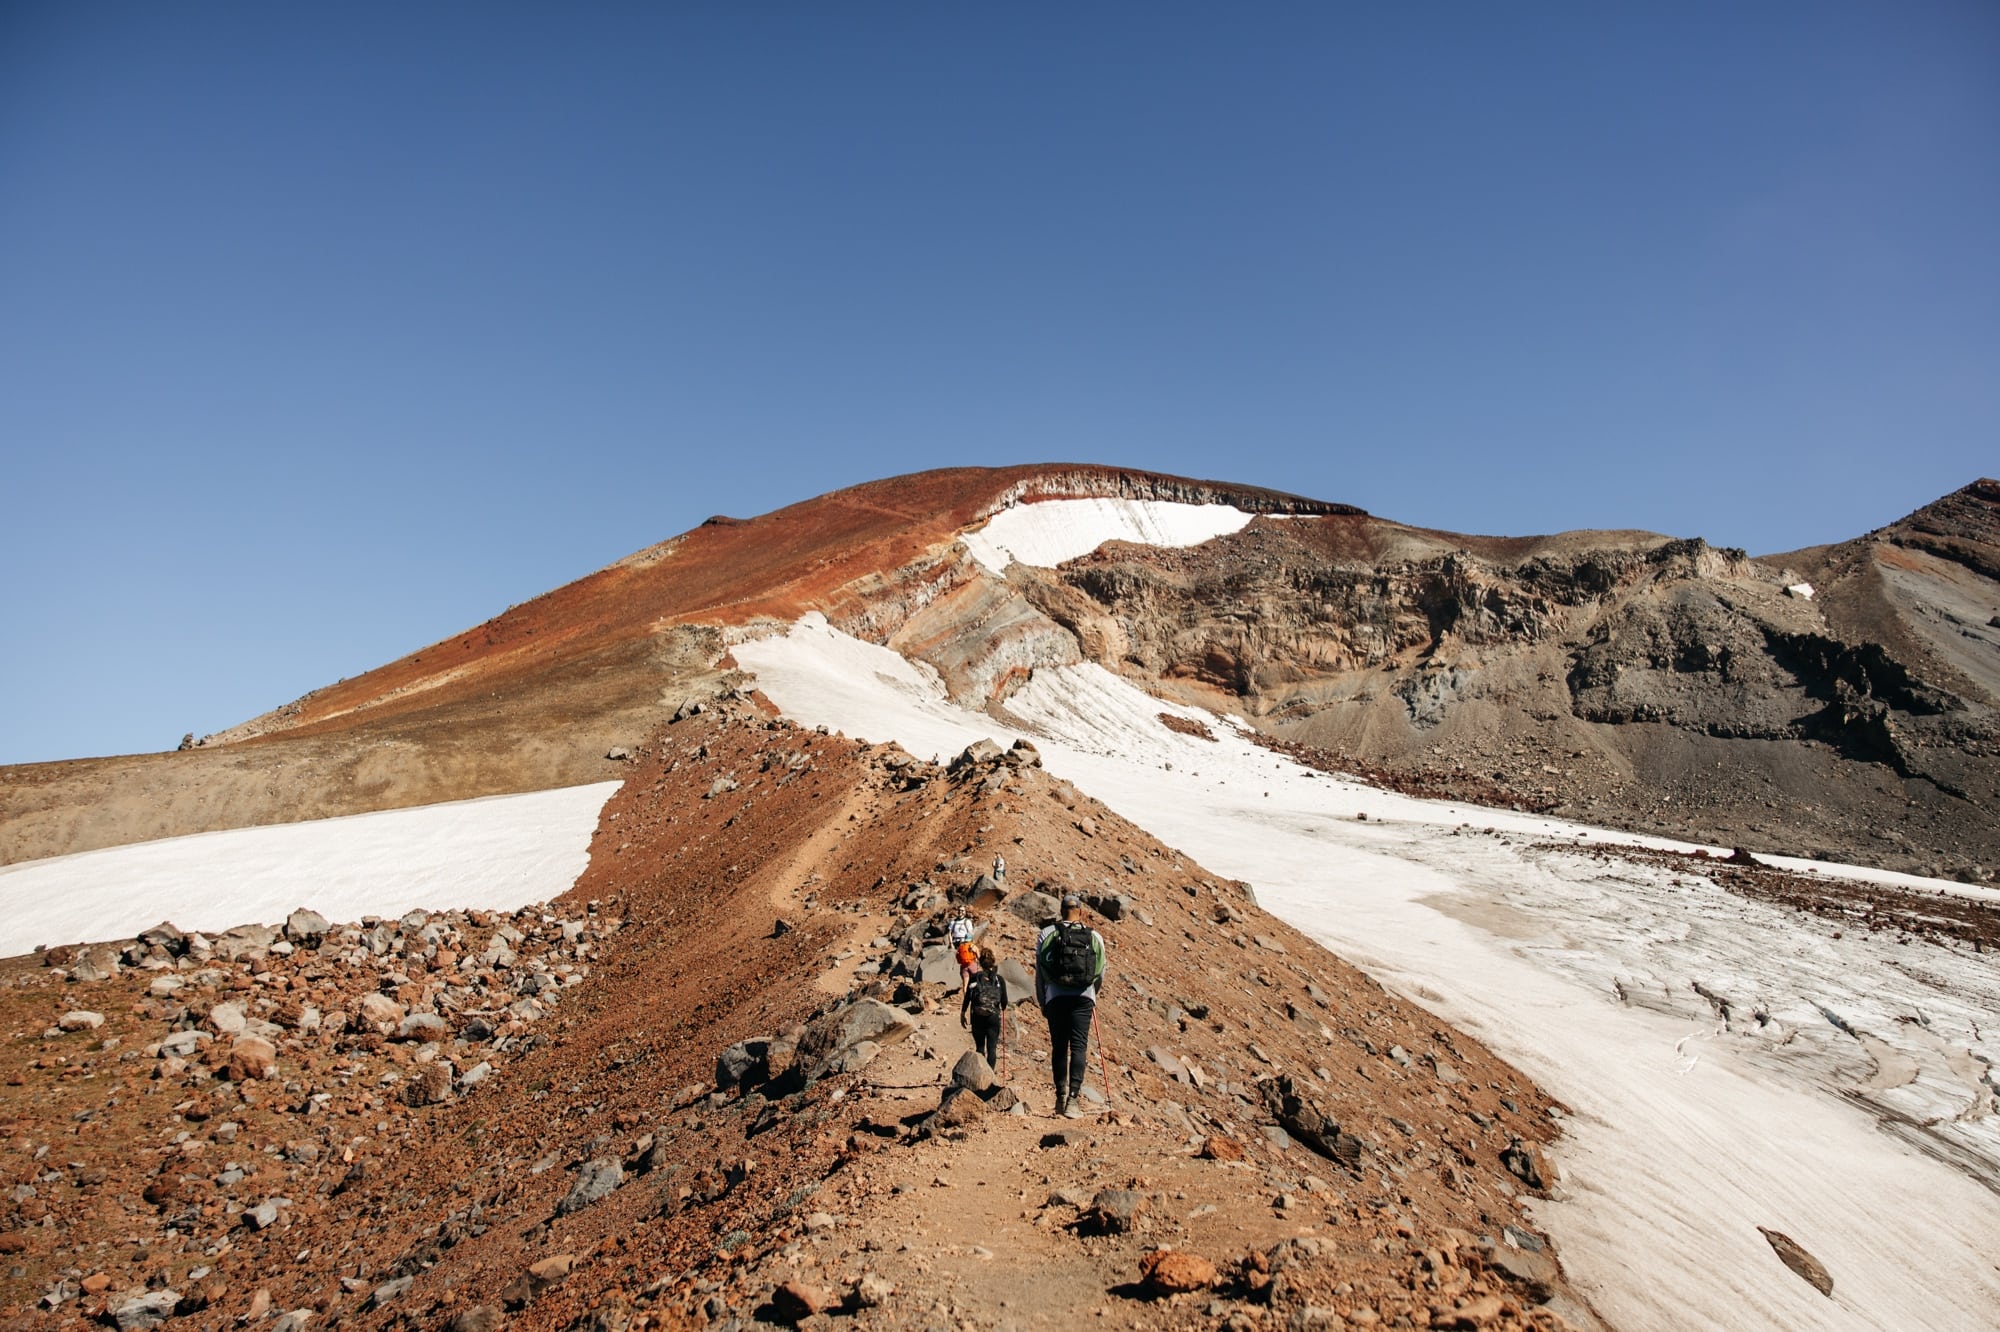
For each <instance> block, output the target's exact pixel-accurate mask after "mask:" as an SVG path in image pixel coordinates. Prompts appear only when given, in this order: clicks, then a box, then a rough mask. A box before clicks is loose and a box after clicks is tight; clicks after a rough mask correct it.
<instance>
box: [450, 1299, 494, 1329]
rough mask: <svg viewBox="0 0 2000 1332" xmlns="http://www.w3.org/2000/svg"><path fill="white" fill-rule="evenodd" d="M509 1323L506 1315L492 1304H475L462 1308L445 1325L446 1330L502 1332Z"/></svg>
mask: <svg viewBox="0 0 2000 1332" xmlns="http://www.w3.org/2000/svg"><path fill="white" fill-rule="evenodd" d="M506 1325H507V1318H506V1315H505V1314H503V1313H501V1312H500V1310H499V1308H498V1307H497V1306H495V1305H491V1304H475V1305H473V1306H472V1307H471V1308H470V1309H461V1310H459V1311H458V1312H457V1313H456V1314H453V1315H452V1319H451V1321H450V1322H449V1323H446V1324H445V1325H444V1328H445V1332H500V1329H501V1328H503V1327H505V1326H506Z"/></svg>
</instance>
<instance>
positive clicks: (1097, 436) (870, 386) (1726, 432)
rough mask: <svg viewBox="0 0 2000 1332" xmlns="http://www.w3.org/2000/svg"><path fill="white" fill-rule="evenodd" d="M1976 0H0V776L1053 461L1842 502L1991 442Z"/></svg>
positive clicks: (1480, 505)
mask: <svg viewBox="0 0 2000 1332" xmlns="http://www.w3.org/2000/svg"><path fill="white" fill-rule="evenodd" d="M1996 143H2000V8H1996V7H1995V6H1993V5H1991V4H1990V3H1983V2H1975V3H1964V4H1927V3H1920V4H1910V5H1890V4H1867V5H1853V4H1843V3H1837V2H1835V0H1816V2H1814V3H1797V4H1786V3H1764V4H1758V5H1754V6H1742V5H1727V4H1720V3H1717V4H1693V5H1690V4H1682V3H1675V4H1656V5H1609V6H1607V5H1597V4H1587V5H1586V4H1577V5H1567V6H1566V5H1558V4H1547V5H1538V6H1505V7H1502V6H1493V5H1475V4H1438V5H1427V6H1387V5H1384V6H1329V5H1298V6H1283V5H1267V6H1261V7H1255V6H1216V5H1191V4H1146V5H1110V4H1106V5H1095V6H1064V7H1057V6H1019V5H1015V6H972V5H962V4H922V5H918V4H907V5H886V4H881V5H878V4H865V3H864V4H852V5H803V4H770V5H728V4H710V5H676V6H667V5H636V4H634V5H616V4H606V5H598V6H546V5H543V6H530V5H524V4H519V5H517V4H504V3H503V4H477V5H473V4H466V5H412V6H392V5H387V4H357V5H340V6H273V5H265V4H246V5H240V6H232V5H222V4H187V5H172V6H167V5H155V4H134V5H119V4H111V3H106V4H90V5H75V4H62V3H43V4H32V3H0V559H4V561H5V563H6V567H7V570H8V577H7V579H6V584H5V592H4V594H0V762H20V761H28V760H39V759H52V758H62V757H72V756H81V755H89V754H104V753H120V752H133V751H139V750H146V749H159V748H170V747H172V745H173V744H174V743H175V742H176V741H177V740H178V739H179V737H180V735H181V733H182V732H184V731H189V730H192V731H195V732H198V733H205V732H208V731H212V730H217V729H220V728H222V727H224V726H227V725H230V724H232V723H234V722H237V721H240V720H242V719H244V718H247V717H249V716H252V715H254V714H256V713H258V712H261V711H263V710H265V709H267V708H270V707H272V706H275V705H277V704H279V703H282V702H285V701H286V700H288V699H290V698H293V697H295V696H297V695H298V694H300V693H303V692H305V691H306V690H308V689H310V688H313V687H315V686H318V685H321V684H326V683H329V682H331V681H333V680H335V679H337V678H339V677H342V676H347V675H354V674H358V673H360V672H362V671H365V670H367V669H369V668H370V667H373V666H375V665H378V664H380V663H382V662H384V661H386V660H389V659H391V658H393V657H396V656H398V655H400V654H402V653H403V652H406V651H409V650H411V649H413V648H415V647H418V646H420V645H422V644H424V643H427V642H430V641H433V640H435V639H438V638H441V637H444V636H446V635H448V634H450V633H453V632H455V631H456V630H458V629H460V628H463V627H465V626H468V625H470V624H474V623H477V622H478V621H480V620H483V619H485V618H486V617H487V616H489V615H492V614H494V613H495V612H497V611H499V610H500V609H502V608H503V607H505V606H506V605H508V604H510V603H513V602H517V601H521V600H525V599H526V598H528V597H530V596H532V595H534V594H536V593H538V592H541V591H544V590H546V589H548V588H550V587H553V586H556V585H559V584H561V583H564V582H567V581H569V580H570V579H572V578H575V577H578V576H580V575H582V574H585V573H587V572H589V571H591V570H593V569H596V568H598V567H600V566H602V565H604V564H606V563H608V562H609V561H611V560H613V559H616V558H617V557H618V556H620V555H623V554H625V553H627V552H629V551H631V550H634V549H637V548H639V547H641V546H645V545H647V544H650V543H651V542H653V541H656V540H659V539H661V538H663V537H666V536H669V535H672V534H674V533H676V532H679V531H682V530H685V529H686V528H688V527H690V526H692V525H694V524H695V523H697V522H699V521H700V520H701V519H702V518H704V517H706V516H707V515H709V514H711V513H716V512H730V513H737V514H750V513H756V512H762V511H764V510H768V509H771V508H775V507H778V506H780V505H782V504H785V503H788V502H790V501H793V500H796V499H800V498H804V497H806V496H809V495H812V494H817V493H819V492H822V491H825V490H829V489H833V488H835V487H838V486H841V485H845V484H849V483H852V482H857V481H861V480H865V479H869V478H873V477H878V476H885V475H892V474H896V473H900V472H906V471H914V470H918V469H921V468H926V467H934V466H945V465H955V464H974V463H976V464H998V463H1006V462H1018V461H1032V460H1070V459H1081V460H1092V461H1102V462H1110V463H1123V464H1131V465H1136V466H1145V467H1151V468H1156V469H1159V470H1163V471H1170V472H1178V473H1186V474H1192V475H1197V476H1219V477H1223V478H1227V479H1231V480H1240V481H1245V482H1254V483H1258V484H1263V485H1268V486H1275V487H1278V488H1281V489H1286V490H1292V491H1298V492H1302V493H1305V494H1309V495H1314V496H1319V497H1323V498H1328V499H1335V500H1342V501H1346V502H1349V503H1355V504H1359V505H1362V506H1364V507H1366V508H1368V509H1370V510H1371V511H1374V512H1376V513H1380V514H1384V515H1386V516H1389V517H1394V518H1398V519H1402V520H1405V521H1409V522H1416V523H1421V524H1424V525H1427V526H1434V527H1444V528H1451V529H1456V530H1461V531H1474V532H1503V533H1529V532H1542V531H1553V530H1560V529H1563V528H1570V527H1581V526H1592V527H1644V528H1652V529H1655V530H1659V531H1664V532H1669V533H1673V534H1676V535H1702V536H1706V537H1708V538H1709V539H1711V540H1713V541H1715V542H1717V543H1718V544H1727V545H1740V546H1745V547H1748V548H1750V549H1751V550H1753V551H1756V552H1770V551H1780V550H1786V549H1792V548H1795V547H1798V546H1803V545H1807V544H1812V543H1817V542H1824V541H1831V540H1838V539H1843V538H1846V537H1849V536H1853V535H1858V534H1859V533H1861V532H1864V531H1866V530H1868V529H1870V528H1872V527H1875V526H1879V525H1880V524H1882V523H1885V522H1888V521H1891V520H1893V519H1894V518H1896V517H1898V516H1900V515H1901V514H1903V513H1905V512H1907V511H1908V510H1910V509H1912V508H1915V507H1917V506H1919V505H1921V504H1923V503H1926V502H1928V501H1929V500H1931V499H1934V498H1936V497H1937V496H1938V495H1940V494H1943V493H1945V492H1947V491H1949V490H1952V489H1955V488H1956V487H1958V486H1960V485H1963V484H1965V483H1966V482H1968V481H1970V480H1972V479H1973V478H1974V477H1976V476H1978V475H1981V474H1993V473H1995V472H2000V447H1996V437H1997V436H1996V425H2000V373H1996V370H1997V369H2000V263H1997V262H1996V260H1995V257H1994V238H1995V237H1996V236H2000V151H1996Z"/></svg>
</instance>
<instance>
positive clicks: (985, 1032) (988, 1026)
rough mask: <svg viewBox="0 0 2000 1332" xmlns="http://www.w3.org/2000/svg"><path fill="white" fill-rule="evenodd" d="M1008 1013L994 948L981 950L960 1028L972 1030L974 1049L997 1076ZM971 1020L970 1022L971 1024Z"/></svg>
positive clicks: (961, 1011) (967, 988) (960, 1012)
mask: <svg viewBox="0 0 2000 1332" xmlns="http://www.w3.org/2000/svg"><path fill="white" fill-rule="evenodd" d="M1006 1013H1007V982H1006V981H1005V980H1004V979H1002V978H1001V975H1000V963H999V961H998V960H997V959H996V958H995V957H994V956H993V950H992V949H991V948H982V949H980V950H979V966H978V968H977V969H976V970H975V971H974V972H973V973H972V976H971V978H970V979H968V980H967V981H966V983H965V997H964V998H963V999H960V1000H959V1002H958V1025H959V1026H961V1027H964V1026H968V1025H969V1026H970V1027H971V1028H972V1048H973V1049H975V1050H977V1051H979V1057H980V1058H981V1059H984V1060H985V1061H986V1066H987V1067H988V1068H990V1069H992V1070H993V1071H994V1073H995V1074H996V1075H997V1074H998V1073H999V1072H1000V1023H1001V1019H1002V1018H1004V1017H1005V1016H1006ZM968 1019H969V1021H968Z"/></svg>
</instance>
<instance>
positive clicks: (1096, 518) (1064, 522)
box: [960, 499, 1256, 574]
mask: <svg viewBox="0 0 2000 1332" xmlns="http://www.w3.org/2000/svg"><path fill="white" fill-rule="evenodd" d="M1254 517H1256V515H1255V514H1252V513H1245V512H1244V511H1243V510H1242V509H1239V508H1236V507H1234V506H1233V505H1228V504H1176V503H1173V502H1172V501H1169V500H1130V499H1066V500H1043V501H1042V502H1041V503H1039V504H1017V505H1015V506H1014V507H1013V508H1011V509H1002V510H1001V511H1000V512H999V513H996V514H994V515H993V517H992V518H991V519H990V520H989V521H988V522H987V524H986V526H984V527H982V528H980V529H979V530H978V531H977V532H968V533H966V534H965V535H964V536H963V537H961V538H960V540H962V541H964V542H965V548H966V549H967V550H969V551H971V552H972V558H973V559H975V560H977V561H979V562H980V563H981V564H983V565H985V566H986V567H987V568H988V569H990V570H992V571H993V572H994V573H996V574H1005V573H1006V572H1007V566H1008V564H1010V563H1019V564H1032V565H1036V566H1038V567H1040V568H1045V569H1052V568H1054V567H1055V566H1056V565H1058V564H1061V563H1062V562H1063V561H1065V560H1073V559H1075V558H1076V557H1077V556H1079V555H1088V554H1090V552H1091V551H1093V550H1096V549H1097V548H1098V547H1099V546H1101V545H1103V544H1104V543H1105V542H1107V541H1130V542H1134V543H1136V544H1138V545H1142V546H1199V545H1200V544H1201V543H1202V542H1204V541H1208V540H1211V539H1213V538H1215V537H1219V536H1226V535H1228V534H1229V533H1231V532H1240V531H1242V530H1243V529H1244V528H1245V527H1246V526H1248V525H1249V523H1250V520H1251V519H1252V518H1254Z"/></svg>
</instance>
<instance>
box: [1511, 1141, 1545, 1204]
mask: <svg viewBox="0 0 2000 1332" xmlns="http://www.w3.org/2000/svg"><path fill="white" fill-rule="evenodd" d="M1500 1164H1501V1165H1503V1166H1505V1167H1506V1168H1507V1173H1508V1174H1510V1175H1512V1176H1513V1177H1514V1178H1515V1179H1518V1180H1520V1181H1521V1182H1522V1183H1523V1184H1526V1185H1527V1186H1528V1187H1529V1188H1531V1189H1534V1190H1535V1191H1536V1192H1540V1191H1541V1190H1542V1189H1543V1188H1545V1187H1546V1185H1545V1184H1544V1183H1543V1178H1544V1177H1543V1175H1542V1163H1541V1160H1540V1154H1539V1153H1538V1152H1536V1151H1535V1149H1534V1148H1533V1147H1530V1146H1528V1145H1527V1144H1526V1143H1524V1142H1522V1141H1521V1140H1520V1139H1519V1138H1516V1139H1514V1140H1513V1141H1512V1142H1510V1143H1509V1144H1507V1148H1506V1150H1505V1151H1503V1152H1501V1153H1500Z"/></svg>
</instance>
